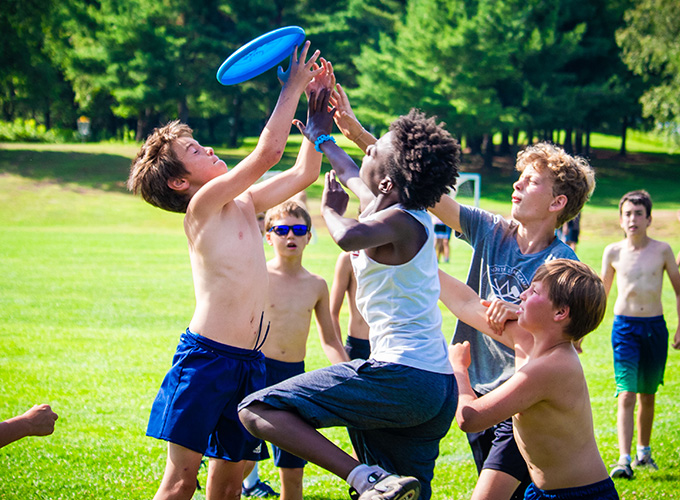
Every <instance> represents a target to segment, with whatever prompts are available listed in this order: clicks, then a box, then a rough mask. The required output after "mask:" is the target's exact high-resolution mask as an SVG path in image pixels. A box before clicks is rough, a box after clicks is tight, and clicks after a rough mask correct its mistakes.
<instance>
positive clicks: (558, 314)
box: [553, 306, 570, 321]
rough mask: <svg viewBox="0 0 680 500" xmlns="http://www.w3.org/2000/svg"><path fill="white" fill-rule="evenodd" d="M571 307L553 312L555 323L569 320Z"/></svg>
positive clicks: (564, 307)
mask: <svg viewBox="0 0 680 500" xmlns="http://www.w3.org/2000/svg"><path fill="white" fill-rule="evenodd" d="M569 313H570V310H569V306H562V307H560V308H558V309H555V310H554V312H553V319H554V320H555V321H564V320H567V319H569Z"/></svg>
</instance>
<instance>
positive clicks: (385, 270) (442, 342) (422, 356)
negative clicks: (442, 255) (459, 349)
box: [351, 205, 453, 374]
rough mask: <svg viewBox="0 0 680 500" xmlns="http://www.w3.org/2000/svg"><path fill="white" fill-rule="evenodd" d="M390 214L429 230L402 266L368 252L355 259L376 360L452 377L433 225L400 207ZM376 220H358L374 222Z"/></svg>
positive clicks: (426, 217) (420, 214) (424, 215)
mask: <svg viewBox="0 0 680 500" xmlns="http://www.w3.org/2000/svg"><path fill="white" fill-rule="evenodd" d="M385 210H402V211H403V212H406V213H407V214H409V215H411V216H412V217H413V218H415V219H416V220H417V221H418V222H420V223H421V224H422V225H423V226H424V227H425V231H426V232H427V241H426V242H425V243H424V244H423V246H422V247H421V249H420V250H419V251H418V253H417V254H416V256H415V257H413V259H411V260H410V261H409V262H406V263H405V264H401V265H397V266H391V265H386V264H381V263H379V262H376V261H374V260H372V259H371V258H369V257H368V256H367V255H366V251H365V250H360V251H358V252H352V253H351V260H352V267H353V268H354V273H355V275H356V278H357V293H356V303H357V307H358V308H359V311H360V312H361V315H362V316H363V317H364V319H365V320H366V322H367V323H368V325H369V327H370V335H369V340H370V343H371V358H373V359H375V360H378V361H385V362H390V363H398V364H402V365H406V366H410V367H412V368H418V369H421V370H426V371H429V372H435V373H444V374H451V373H453V370H452V369H451V365H450V364H449V360H448V346H447V342H446V339H445V337H444V335H443V333H442V331H441V326H442V315H441V312H440V310H439V305H438V300H439V274H438V270H439V269H438V264H437V257H436V254H435V245H434V231H433V228H432V220H431V218H430V216H429V215H428V213H427V212H426V211H425V210H407V209H405V208H403V207H402V206H401V205H394V206H392V207H388V208H387V209H385ZM378 213H379V212H378ZM376 215H377V213H373V214H370V215H368V216H365V217H360V218H359V220H360V221H362V222H363V221H367V220H371V219H373V218H375V217H376Z"/></svg>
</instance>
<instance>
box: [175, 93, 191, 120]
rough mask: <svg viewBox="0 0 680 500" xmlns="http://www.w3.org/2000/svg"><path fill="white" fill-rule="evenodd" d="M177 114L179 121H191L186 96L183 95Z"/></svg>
mask: <svg viewBox="0 0 680 500" xmlns="http://www.w3.org/2000/svg"><path fill="white" fill-rule="evenodd" d="M177 116H179V121H181V122H182V123H187V122H188V121H189V106H188V105H187V98H186V97H182V98H181V99H180V101H179V102H178V103H177Z"/></svg>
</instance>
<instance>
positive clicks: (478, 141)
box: [466, 135, 484, 155]
mask: <svg viewBox="0 0 680 500" xmlns="http://www.w3.org/2000/svg"><path fill="white" fill-rule="evenodd" d="M483 140H484V138H483V137H482V136H481V135H468V136H467V141H466V142H467V144H468V146H469V147H470V154H473V155H481V154H482V142H483Z"/></svg>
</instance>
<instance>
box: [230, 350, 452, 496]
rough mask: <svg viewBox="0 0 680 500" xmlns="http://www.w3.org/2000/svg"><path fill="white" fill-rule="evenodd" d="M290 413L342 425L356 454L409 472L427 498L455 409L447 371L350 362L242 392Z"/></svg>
mask: <svg viewBox="0 0 680 500" xmlns="http://www.w3.org/2000/svg"><path fill="white" fill-rule="evenodd" d="M255 401H260V402H263V403H266V404H268V405H270V406H273V407H275V408H279V409H282V410H289V411H294V412H296V413H297V414H299V415H300V416H301V417H302V418H303V419H304V420H305V421H307V422H308V423H309V424H310V425H312V426H313V427H315V428H317V429H320V428H325V427H347V428H348V429H349V432H350V437H351V439H352V444H353V446H354V449H355V450H356V452H357V454H358V456H359V460H360V461H361V462H363V463H366V464H369V465H374V464H378V465H380V466H381V467H382V468H384V469H386V470H387V471H389V472H395V473H397V474H401V475H407V476H414V477H416V478H418V479H419V480H420V483H421V487H422V489H421V499H423V500H429V498H430V496H431V493H432V491H431V487H430V483H431V481H432V477H433V475H434V465H435V460H436V458H437V456H438V455H439V442H440V441H441V439H442V438H443V437H444V436H446V433H447V432H448V430H449V428H450V426H451V422H452V420H453V418H454V416H455V414H456V405H457V403H458V390H457V387H456V381H455V378H454V376H453V375H442V374H438V373H433V372H427V371H424V370H418V369H416V368H411V367H408V366H404V365H399V364H395V363H384V362H379V361H375V360H373V359H369V360H360V359H357V360H354V361H350V362H347V363H338V364H335V365H333V366H329V367H326V368H321V369H319V370H314V371H311V372H308V373H304V374H301V375H298V376H296V377H293V378H290V379H288V380H285V381H283V382H281V383H279V384H276V385H274V386H271V387H267V388H265V389H262V390H260V391H257V392H255V393H253V394H251V395H249V396H248V397H246V398H245V399H244V400H243V401H242V402H241V404H240V405H239V410H240V409H243V408H245V407H246V406H248V405H249V404H251V403H253V402H255Z"/></svg>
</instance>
